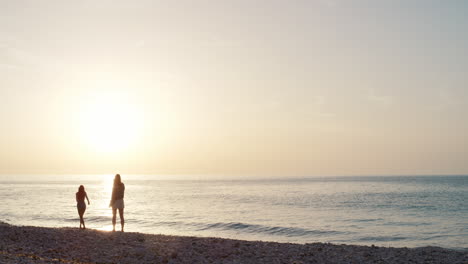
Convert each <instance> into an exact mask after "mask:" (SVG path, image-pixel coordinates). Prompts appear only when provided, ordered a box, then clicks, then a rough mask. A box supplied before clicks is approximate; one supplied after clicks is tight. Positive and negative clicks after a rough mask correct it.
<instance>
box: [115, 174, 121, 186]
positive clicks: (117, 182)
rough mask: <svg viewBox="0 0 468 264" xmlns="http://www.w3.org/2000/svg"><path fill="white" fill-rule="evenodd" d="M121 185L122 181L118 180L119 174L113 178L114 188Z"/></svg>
mask: <svg viewBox="0 0 468 264" xmlns="http://www.w3.org/2000/svg"><path fill="white" fill-rule="evenodd" d="M120 184H122V179H120V174H116V175H115V178H114V187H115V186H119V185H120Z"/></svg>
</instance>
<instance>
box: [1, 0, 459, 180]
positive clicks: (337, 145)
mask: <svg viewBox="0 0 468 264" xmlns="http://www.w3.org/2000/svg"><path fill="white" fill-rule="evenodd" d="M467 14H468V1H463V0H460V1H456V0H453V1H451V0H447V1H442V0H440V1H432V0H420V1H416V0H414V1H413V0H409V1H408V0H404V1H396V0H388V1H383V0H382V1H375V0H369V1H349V0H346V1H345V0H343V1H339V0H336V1H333V0H328V1H327V0H316V1H313V0H309V1H286V0H284V1H275V0H268V1H267V0H265V1H257V0H248V1H240V0H236V1H221V0H212V1H204V0H197V1H195V0H190V1H189V0H187V1H154V0H152V1H149V0H148V1H116V0H112V1H107V0H81V1H63V0H57V1H45V0H44V1H35V0H31V1H22V0H11V1H7V0H1V1H0V130H1V132H0V146H1V147H0V174H6V175H11V174H44V173H53V174H61V173H64V174H70V173H71V174H79V173H115V172H120V173H123V174H125V173H127V174H128V173H131V174H212V175H213V174H214V175H230V174H239V175H275V176H306V175H308V176H320V175H381V174H384V175H390V174H466V173H468V122H467V121H468V116H467V111H468V110H467V107H468V33H467V32H468V31H467V29H468V16H467Z"/></svg>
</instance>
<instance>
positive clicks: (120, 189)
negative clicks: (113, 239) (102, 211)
mask: <svg viewBox="0 0 468 264" xmlns="http://www.w3.org/2000/svg"><path fill="white" fill-rule="evenodd" d="M124 192H125V185H124V184H123V183H122V180H121V179H120V174H116V175H115V178H114V186H113V188H112V198H111V201H110V203H109V207H112V226H113V228H112V231H113V232H115V220H116V213H117V209H119V215H120V227H121V230H122V232H123V231H124V224H125V222H124V215H123V214H124V207H125V206H124V200H123V198H124Z"/></svg>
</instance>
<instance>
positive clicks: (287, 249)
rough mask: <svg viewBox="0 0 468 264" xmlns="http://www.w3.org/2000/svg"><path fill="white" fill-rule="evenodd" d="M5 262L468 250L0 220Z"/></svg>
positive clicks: (429, 254) (367, 256) (412, 255)
mask: <svg viewBox="0 0 468 264" xmlns="http://www.w3.org/2000/svg"><path fill="white" fill-rule="evenodd" d="M0 263H297V264H299V263H447V264H467V263H468V252H467V251H457V250H450V249H444V248H438V247H422V248H387V247H377V246H372V245H371V246H357V245H336V244H329V243H310V244H291V243H276V242H262V241H242V240H233V239H222V238H201V237H184V236H168V235H151V234H143V233H127V232H124V233H122V232H108V231H99V230H93V229H85V230H84V229H78V228H46V227H33V226H14V225H10V224H7V223H3V222H0Z"/></svg>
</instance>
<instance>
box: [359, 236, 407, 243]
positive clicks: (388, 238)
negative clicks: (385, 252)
mask: <svg viewBox="0 0 468 264" xmlns="http://www.w3.org/2000/svg"><path fill="white" fill-rule="evenodd" d="M406 239H408V238H407V237H403V236H375V237H361V238H358V239H357V241H363V242H364V241H366V242H374V241H375V242H391V241H401V240H406Z"/></svg>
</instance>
